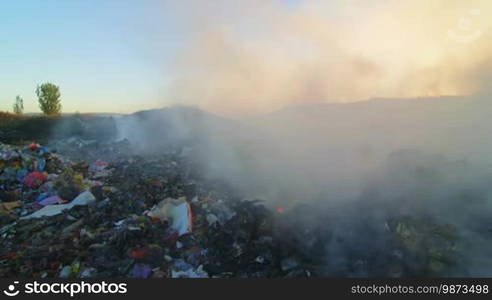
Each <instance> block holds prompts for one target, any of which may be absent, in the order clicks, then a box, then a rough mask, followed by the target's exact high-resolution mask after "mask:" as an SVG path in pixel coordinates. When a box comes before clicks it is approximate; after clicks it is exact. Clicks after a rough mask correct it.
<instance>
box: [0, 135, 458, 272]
mask: <svg viewBox="0 0 492 300" xmlns="http://www.w3.org/2000/svg"><path fill="white" fill-rule="evenodd" d="M127 147H128V145H127V143H125V142H124V141H123V142H119V143H105V144H101V143H93V142H87V141H82V140H76V139H72V140H68V141H62V142H59V143H58V144H55V145H54V146H53V148H52V147H51V146H50V147H44V146H41V145H38V144H35V143H33V144H30V145H27V146H23V147H19V146H10V145H6V144H0V244H1V245H2V246H1V247H0V276H1V277H35V278H51V277H62V278H88V277H96V278H97V277H134V278H150V277H153V278H165V277H172V278H182V277H185V278H229V277H277V278H278V277H281V278H282V277H287V278H288V277H311V276H371V275H374V276H385V277H399V276H407V275H422V274H427V275H429V274H430V275H436V274H440V273H439V272H441V271H443V270H445V269H446V268H448V267H449V266H451V265H452V264H453V263H455V261H456V260H457V259H458V256H459V255H458V252H459V251H458V249H457V241H458V239H459V238H458V236H457V234H456V230H455V228H453V227H452V226H448V225H436V224H427V225H426V224H425V223H422V222H416V221H415V220H412V219H407V220H405V219H401V220H395V221H392V222H388V223H386V224H384V225H385V226H386V227H387V228H386V229H387V230H386V231H385V235H386V236H387V237H388V249H389V250H388V251H387V253H382V252H377V251H376V252H374V249H363V248H360V247H359V248H358V249H357V251H353V252H350V251H347V253H348V254H347V255H346V257H347V256H350V255H352V256H353V259H352V260H350V261H343V262H341V263H340V262H338V263H337V264H333V263H331V262H332V261H339V260H337V253H334V252H333V251H332V250H333V247H330V245H331V244H332V243H339V244H340V245H341V246H340V247H341V248H342V249H343V246H344V245H346V246H347V247H348V246H350V249H354V248H357V247H355V246H354V245H349V244H350V243H351V239H350V237H345V238H344V237H340V236H337V235H336V234H334V233H333V232H331V231H330V230H329V228H330V226H331V225H330V223H329V222H312V223H316V224H322V225H323V226H321V227H320V226H319V225H318V227H314V228H312V227H309V225H306V224H309V223H310V222H309V221H306V222H304V223H303V222H301V219H302V218H294V217H293V214H301V215H304V216H305V217H306V218H307V219H309V220H311V219H315V218H316V216H315V215H314V214H312V211H309V210H307V211H303V210H302V209H298V210H293V211H292V213H291V214H290V215H289V212H287V211H285V212H284V208H282V207H278V208H277V209H276V210H270V209H268V208H266V207H265V206H264V205H262V203H261V202H259V201H252V200H245V199H242V198H240V197H239V196H237V195H235V194H234V193H232V192H231V191H230V190H229V189H228V188H227V187H226V186H225V185H222V184H220V183H214V182H209V181H205V180H201V179H200V178H201V177H200V176H198V175H196V174H195V171H194V169H193V165H192V164H190V163H189V161H188V160H187V159H186V158H184V157H182V156H181V155H179V154H178V153H179V152H173V151H169V152H168V153H166V154H161V155H158V156H150V155H149V156H145V157H144V156H138V155H134V154H132V153H131V151H126V150H127ZM54 148H56V149H61V150H62V151H59V152H57V151H51V150H50V149H54ZM63 149H65V150H63ZM84 159H85V160H84ZM296 222H297V223H296ZM368 234H371V233H370V232H368ZM340 247H339V248H340ZM330 249H331V250H330ZM330 251H332V252H330ZM351 253H352V254H351Z"/></svg>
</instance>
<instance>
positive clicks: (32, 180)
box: [24, 172, 47, 188]
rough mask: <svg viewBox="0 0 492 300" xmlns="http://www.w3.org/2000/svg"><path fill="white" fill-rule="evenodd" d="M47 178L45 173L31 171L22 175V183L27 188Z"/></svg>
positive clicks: (39, 183)
mask: <svg viewBox="0 0 492 300" xmlns="http://www.w3.org/2000/svg"><path fill="white" fill-rule="evenodd" d="M46 180H47V178H46V175H45V174H43V173H40V172H31V173H29V174H27V175H26V177H24V184H25V185H26V186H27V187H29V188H36V187H38V186H40V185H41V184H43V183H44V182H45V181H46Z"/></svg>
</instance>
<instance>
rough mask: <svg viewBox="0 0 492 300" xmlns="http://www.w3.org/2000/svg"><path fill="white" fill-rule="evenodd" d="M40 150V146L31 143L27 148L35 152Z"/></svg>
mask: <svg viewBox="0 0 492 300" xmlns="http://www.w3.org/2000/svg"><path fill="white" fill-rule="evenodd" d="M38 148H39V144H36V143H31V144H30V145H29V146H27V149H29V150H31V151H34V150H36V149H38Z"/></svg>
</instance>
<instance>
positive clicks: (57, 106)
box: [36, 82, 62, 116]
mask: <svg viewBox="0 0 492 300" xmlns="http://www.w3.org/2000/svg"><path fill="white" fill-rule="evenodd" d="M36 95H37V96H38V101H39V108H40V109H41V111H42V112H43V113H44V114H45V115H48V116H52V115H59V114H60V113H61V108H62V105H61V100H60V88H59V87H58V86H56V85H54V84H52V83H49V82H47V83H43V84H42V85H38V87H37V88H36Z"/></svg>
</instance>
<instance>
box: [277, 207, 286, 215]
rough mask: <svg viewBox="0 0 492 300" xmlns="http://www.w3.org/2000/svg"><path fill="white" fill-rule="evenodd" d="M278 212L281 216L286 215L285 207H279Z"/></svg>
mask: <svg viewBox="0 0 492 300" xmlns="http://www.w3.org/2000/svg"><path fill="white" fill-rule="evenodd" d="M276 211H277V212H278V213H279V214H283V213H284V211H285V209H284V207H283V206H277V208H276Z"/></svg>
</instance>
